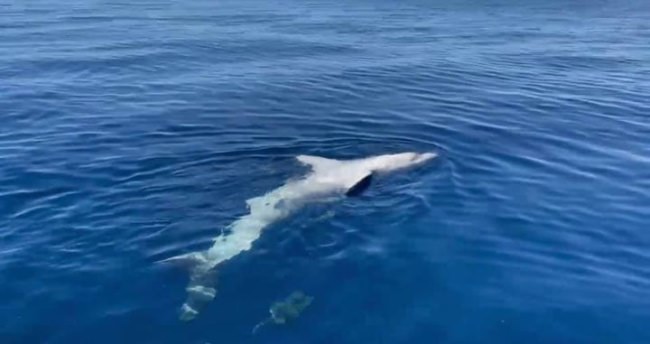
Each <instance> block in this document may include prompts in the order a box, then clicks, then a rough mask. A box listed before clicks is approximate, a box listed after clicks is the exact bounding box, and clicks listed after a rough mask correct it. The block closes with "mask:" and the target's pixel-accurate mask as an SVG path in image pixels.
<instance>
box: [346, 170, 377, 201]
mask: <svg viewBox="0 0 650 344" xmlns="http://www.w3.org/2000/svg"><path fill="white" fill-rule="evenodd" d="M371 182H372V173H369V174H367V175H365V176H364V177H363V178H361V179H359V181H357V182H356V183H354V185H352V187H350V188H349V189H348V191H346V192H345V195H346V196H348V197H354V196H359V195H361V194H362V193H363V192H364V191H366V189H367V188H368V187H369V186H370V183H371Z"/></svg>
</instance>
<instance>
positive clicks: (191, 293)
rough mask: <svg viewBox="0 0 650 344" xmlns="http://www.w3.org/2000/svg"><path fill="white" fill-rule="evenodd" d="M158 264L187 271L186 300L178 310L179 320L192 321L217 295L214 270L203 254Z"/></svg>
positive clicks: (191, 254) (187, 254)
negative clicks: (173, 266)
mask: <svg viewBox="0 0 650 344" xmlns="http://www.w3.org/2000/svg"><path fill="white" fill-rule="evenodd" d="M158 263H161V264H169V265H175V266H179V267H183V268H185V269H187V270H188V271H189V273H190V280H189V283H188V284H187V287H186V288H185V291H186V292H187V298H186V299H185V302H184V303H183V306H182V307H181V309H180V315H179V319H180V320H181V321H190V320H193V319H194V318H196V317H197V316H198V315H199V312H200V311H201V310H202V309H203V308H204V307H205V306H206V305H207V304H208V303H209V302H210V301H212V299H214V297H215V296H216V294H217V289H216V284H217V279H216V269H215V268H214V267H212V266H211V265H210V264H209V262H208V260H207V258H206V257H205V254H204V253H203V252H191V253H186V254H181V255H178V256H174V257H171V258H167V259H164V260H161V261H159V262H158Z"/></svg>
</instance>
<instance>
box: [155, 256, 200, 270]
mask: <svg viewBox="0 0 650 344" xmlns="http://www.w3.org/2000/svg"><path fill="white" fill-rule="evenodd" d="M204 262H205V257H204V256H203V254H201V252H190V253H186V254H181V255H178V256H174V257H171V258H167V259H163V260H160V261H158V263H161V264H169V265H174V266H179V267H183V268H186V269H188V270H192V269H194V268H195V267H196V266H197V265H199V264H201V263H204Z"/></svg>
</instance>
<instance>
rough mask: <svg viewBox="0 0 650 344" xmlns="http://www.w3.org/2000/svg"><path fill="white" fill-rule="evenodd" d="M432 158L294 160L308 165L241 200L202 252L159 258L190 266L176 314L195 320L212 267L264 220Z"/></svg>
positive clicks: (211, 281) (244, 244) (249, 239)
mask: <svg viewBox="0 0 650 344" xmlns="http://www.w3.org/2000/svg"><path fill="white" fill-rule="evenodd" d="M435 157H436V153H433V152H426V153H414V152H406V153H398V154H387V155H377V156H371V157H367V158H362V159H353V160H335V159H328V158H323V157H317V156H310V155H299V156H297V157H296V159H297V160H298V161H299V162H301V163H302V164H304V165H306V166H308V167H309V168H310V172H309V173H307V174H306V175H305V176H303V177H302V178H299V179H292V180H289V181H287V182H286V183H285V184H284V185H282V186H280V187H278V188H277V189H274V190H271V191H269V192H267V193H266V194H264V195H262V196H259V197H254V198H251V199H249V200H247V201H246V204H247V205H248V209H249V212H248V214H246V215H243V216H241V217H240V218H238V219H237V220H235V221H233V222H232V223H231V224H230V225H229V226H228V227H227V229H228V230H227V231H223V232H222V233H221V234H220V235H219V236H217V237H216V238H214V243H213V244H212V246H211V247H210V248H208V249H207V250H205V251H198V252H191V253H187V254H183V255H180V256H176V257H171V258H168V259H165V260H163V261H162V262H165V263H176V264H180V265H184V266H186V267H188V268H189V271H190V281H189V283H188V285H187V288H186V291H187V299H186V300H185V303H183V306H182V307H181V313H180V319H181V320H186V321H187V320H191V319H194V318H195V317H196V316H197V315H198V313H199V311H200V309H201V308H202V307H203V306H204V305H205V304H206V303H207V302H209V301H211V300H212V299H213V298H214V297H215V295H216V292H217V291H216V289H215V283H216V278H215V273H216V267H217V266H218V265H219V264H221V263H223V262H224V261H226V260H228V259H230V258H232V257H234V256H236V255H238V254H240V253H242V252H245V251H247V250H249V249H250V248H251V246H252V245H253V242H255V240H257V239H258V238H259V237H260V235H261V234H262V231H263V230H264V229H265V228H266V227H268V226H269V225H271V224H273V223H275V222H277V221H279V220H282V219H285V218H287V217H288V216H289V215H291V214H292V213H294V212H296V211H297V210H299V209H301V208H302V207H304V206H305V205H307V204H309V203H310V202H319V201H323V200H325V201H327V200H335V199H337V197H332V196H339V195H340V196H344V195H345V196H356V195H359V194H360V193H362V192H363V191H364V190H365V189H367V188H368V186H369V185H370V183H371V181H372V179H373V178H374V176H375V175H381V174H386V173H390V172H394V171H400V170H405V169H408V168H410V167H415V166H418V165H421V164H423V163H425V162H427V161H429V160H431V159H433V158H435Z"/></svg>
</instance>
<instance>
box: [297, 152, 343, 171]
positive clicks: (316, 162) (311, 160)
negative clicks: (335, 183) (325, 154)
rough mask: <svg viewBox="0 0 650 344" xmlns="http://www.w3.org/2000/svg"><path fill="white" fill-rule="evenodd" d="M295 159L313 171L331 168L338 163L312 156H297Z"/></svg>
mask: <svg viewBox="0 0 650 344" xmlns="http://www.w3.org/2000/svg"><path fill="white" fill-rule="evenodd" d="M296 159H297V160H298V161H300V162H301V163H302V164H303V165H307V166H310V167H311V168H312V170H314V171H317V170H323V169H327V168H331V167H333V166H334V165H336V164H337V163H338V161H337V160H334V159H327V158H322V157H319V156H313V155H298V156H297V157H296Z"/></svg>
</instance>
